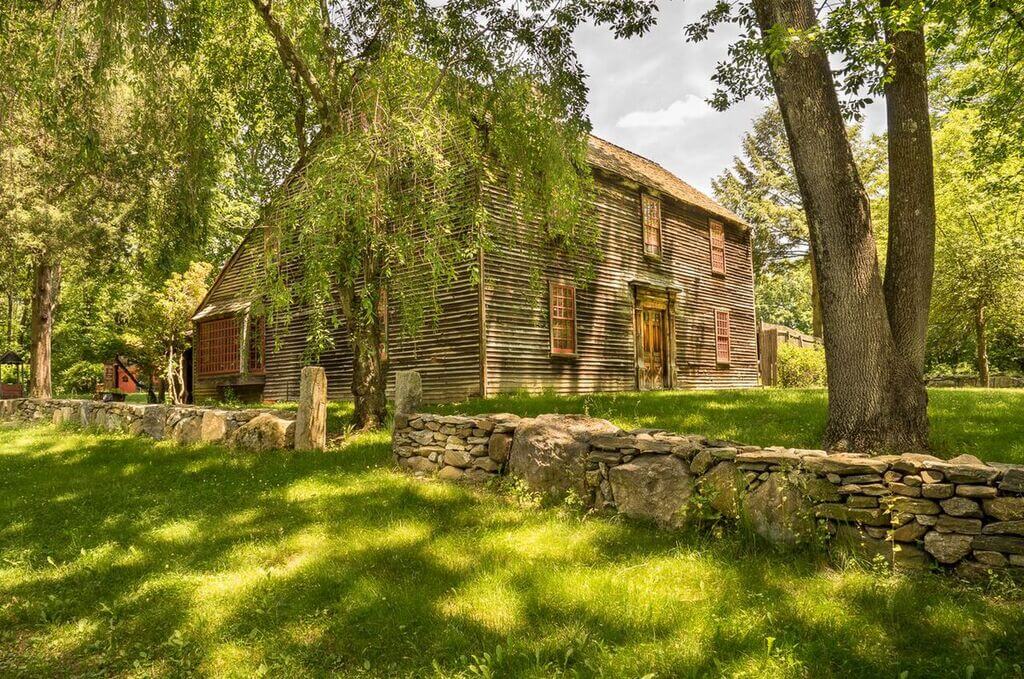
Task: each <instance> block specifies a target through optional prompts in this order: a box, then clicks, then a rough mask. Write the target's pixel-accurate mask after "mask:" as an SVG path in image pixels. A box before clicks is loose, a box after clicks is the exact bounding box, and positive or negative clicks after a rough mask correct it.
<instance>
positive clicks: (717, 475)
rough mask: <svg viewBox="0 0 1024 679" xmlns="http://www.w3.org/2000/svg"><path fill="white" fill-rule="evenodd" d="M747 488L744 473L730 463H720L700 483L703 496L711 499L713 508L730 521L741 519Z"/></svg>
mask: <svg viewBox="0 0 1024 679" xmlns="http://www.w3.org/2000/svg"><path fill="white" fill-rule="evenodd" d="M746 487H747V482H746V480H745V478H744V476H743V472H742V471H740V470H739V468H738V467H737V466H736V465H735V463H733V462H729V461H724V462H719V463H718V464H716V465H715V466H714V467H713V468H712V469H711V471H709V472H708V473H706V474H704V476H702V477H701V478H700V481H699V488H700V493H701V495H702V496H705V497H708V498H710V503H711V506H712V507H714V508H715V510H717V511H718V513H719V514H721V515H722V516H726V517H729V518H730V519H735V518H739V516H740V510H741V505H742V499H743V492H744V491H745V490H746Z"/></svg>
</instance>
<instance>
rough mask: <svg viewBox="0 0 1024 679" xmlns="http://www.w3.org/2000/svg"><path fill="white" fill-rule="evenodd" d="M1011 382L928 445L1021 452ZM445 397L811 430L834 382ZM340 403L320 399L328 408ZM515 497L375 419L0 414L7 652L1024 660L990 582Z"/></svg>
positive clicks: (462, 660) (848, 670) (777, 670)
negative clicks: (418, 474)
mask: <svg viewBox="0 0 1024 679" xmlns="http://www.w3.org/2000/svg"><path fill="white" fill-rule="evenodd" d="M1022 397H1024V395H1018V394H1014V393H1011V392H973V391H935V392H932V407H933V425H934V428H935V440H936V445H937V446H939V447H940V448H941V450H943V452H950V453H951V452H977V453H979V454H982V456H983V457H988V458H989V459H996V457H997V455H995V453H996V452H997V450H999V451H1003V452H1004V453H1005V454H1004V455H1002V457H1004V458H1005V457H1014V456H1016V459H1020V458H1021V457H1024V454H1022V446H1024V442H1022V441H1021V438H1022V435H1021V426H1022V425H1021V422H1020V421H1019V419H1020V418H1019V416H1015V415H1016V413H1020V412H1021V408H1022V405H1024V403H1022V400H1021V399H1022ZM449 409H452V410H460V411H484V410H486V411H497V410H511V411H515V412H520V413H522V414H530V413H535V412H547V411H554V410H560V411H562V412H582V411H584V410H586V411H588V412H590V414H592V415H599V416H603V417H609V418H610V419H613V420H615V421H616V422H618V423H619V424H621V425H624V426H637V425H644V426H662V427H667V428H671V429H676V430H679V431H701V432H705V433H707V434H710V435H712V436H721V437H729V438H736V439H739V440H744V441H751V442H754V443H783V444H786V445H801V446H803V445H813V444H814V441H815V440H816V437H817V436H818V432H819V429H820V426H821V424H820V420H821V418H822V416H823V413H824V410H823V409H824V397H823V395H822V394H821V393H820V392H815V391H803V392H786V391H761V392H698V393H676V394H652V395H644V396H643V397H639V396H637V395H635V394H634V395H618V396H611V395H609V396H592V397H580V398H572V399H555V398H552V397H543V396H540V397H508V398H500V399H495V400H492V401H488V402H480V401H475V402H471V403H467V404H458V405H455V406H450V407H449ZM347 414H348V409H347V406H345V405H344V404H334V405H332V418H333V420H332V421H333V422H334V424H335V425H336V426H340V424H341V423H342V422H343V421H344V418H345V417H347ZM1014 451H1015V452H1014ZM524 502H526V500H524V499H523V498H521V497H519V496H517V495H516V494H515V493H511V492H505V493H504V494H500V493H495V492H491V491H483V490H476V491H474V490H470V489H465V488H460V487H455V486H451V485H446V484H442V483H437V482H423V481H417V480H414V479H411V478H408V477H406V476H404V475H402V474H399V473H397V472H394V471H392V469H391V465H390V455H389V450H388V437H387V434H385V433H373V434H360V435H357V436H350V437H348V438H346V439H345V440H344V441H343V442H341V443H339V444H338V445H336V446H334V447H333V448H331V449H330V450H328V451H326V452H319V453H317V452H304V453H295V452H288V453H276V454H263V455H256V454H248V453H238V452H231V451H228V450H225V449H223V448H219V447H216V446H208V447H191V448H182V447H177V446H174V445H172V444H170V443H166V442H164V443H154V442H149V441H145V440H142V439H131V438H127V437H121V436H112V435H103V436H101V435H95V434H86V433H77V432H71V431H67V430H57V429H54V428H51V427H38V428H26V429H14V428H11V427H0V676H4V677H6V676H45V677H49V676H132V677H150V676H155V677H165V676H166V677H176V676H195V675H205V676H238V677H251V676H273V677H277V676H308V675H334V676H342V677H359V676H368V677H371V676H372V677H394V676H422V677H434V676H439V677H462V676H465V677H479V676H485V677H486V676H496V677H520V676H525V677H551V676H582V677H602V676H604V677H641V676H646V675H650V676H657V677H675V676H683V677H687V676H692V677H703V676H709V675H713V676H720V675H727V676H757V677H761V676H769V677H804V676H815V677H817V676H825V677H828V676H865V677H877V676H891V677H899V676H901V673H902V672H907V674H906V675H905V676H907V677H931V676H949V677H968V676H975V677H980V676H1024V673H1022V669H1021V664H1022V663H1024V634H1022V633H1021V630H1022V629H1024V593H1022V592H1021V590H1020V589H1016V588H1014V587H1011V586H1009V585H1008V583H1006V582H1003V581H994V582H989V583H983V584H979V585H966V584H964V583H961V582H958V581H956V580H954V579H952V578H948V577H944V576H938V575H929V574H924V575H904V574H893V573H891V572H888V571H887V570H885V569H884V568H878V567H872V566H871V565H865V564H855V563H848V562H845V561H844V560H843V559H841V558H838V557H836V556H835V555H833V556H827V555H824V554H821V553H813V552H796V553H794V552H785V551H779V550H776V549H774V548H772V547H770V546H767V545H765V544H763V543H760V542H758V541H757V540H754V539H752V538H751V537H749V536H742V535H738V534H737V533H736V531H735V529H733V528H731V527H728V526H712V527H704V528H701V529H692V530H689V531H685V532H681V533H666V532H662V531H657V530H654V529H652V528H649V527H647V526H644V525H638V524H633V523H629V522H625V521H621V520H617V519H609V518H597V517H588V516H583V515H581V514H579V513H578V512H577V511H575V510H572V509H569V508H560V507H559V508H543V509H542V508H534V507H529V508H526V507H524V504H523V503H524Z"/></svg>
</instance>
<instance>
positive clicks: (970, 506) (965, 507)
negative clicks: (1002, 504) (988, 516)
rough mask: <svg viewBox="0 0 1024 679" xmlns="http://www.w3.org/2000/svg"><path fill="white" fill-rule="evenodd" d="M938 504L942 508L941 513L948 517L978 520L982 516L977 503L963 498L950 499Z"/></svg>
mask: <svg viewBox="0 0 1024 679" xmlns="http://www.w3.org/2000/svg"><path fill="white" fill-rule="evenodd" d="M939 504H940V505H941V506H942V511H944V512H946V513H947V514H949V515H950V516H964V517H967V518H971V519H980V518H981V517H982V516H984V514H982V513H981V507H980V506H979V505H978V503H977V502H975V501H974V500H968V499H967V498H964V497H951V498H949V499H948V500H943V501H942V502H940V503H939Z"/></svg>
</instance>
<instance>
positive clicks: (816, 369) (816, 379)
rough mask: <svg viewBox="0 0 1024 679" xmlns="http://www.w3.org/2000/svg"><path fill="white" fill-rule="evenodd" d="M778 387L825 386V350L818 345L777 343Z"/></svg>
mask: <svg viewBox="0 0 1024 679" xmlns="http://www.w3.org/2000/svg"><path fill="white" fill-rule="evenodd" d="M779 386H780V387H823V386H825V350H824V349H823V348H822V347H820V346H814V347H796V346H793V345H792V344H780V345H779Z"/></svg>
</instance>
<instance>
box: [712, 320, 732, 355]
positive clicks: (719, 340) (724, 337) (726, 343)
mask: <svg viewBox="0 0 1024 679" xmlns="http://www.w3.org/2000/svg"><path fill="white" fill-rule="evenodd" d="M731 353H732V347H731V342H730V332H729V312H728V311H716V312H715V359H716V360H717V361H718V362H719V363H729V360H730V355H731Z"/></svg>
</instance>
